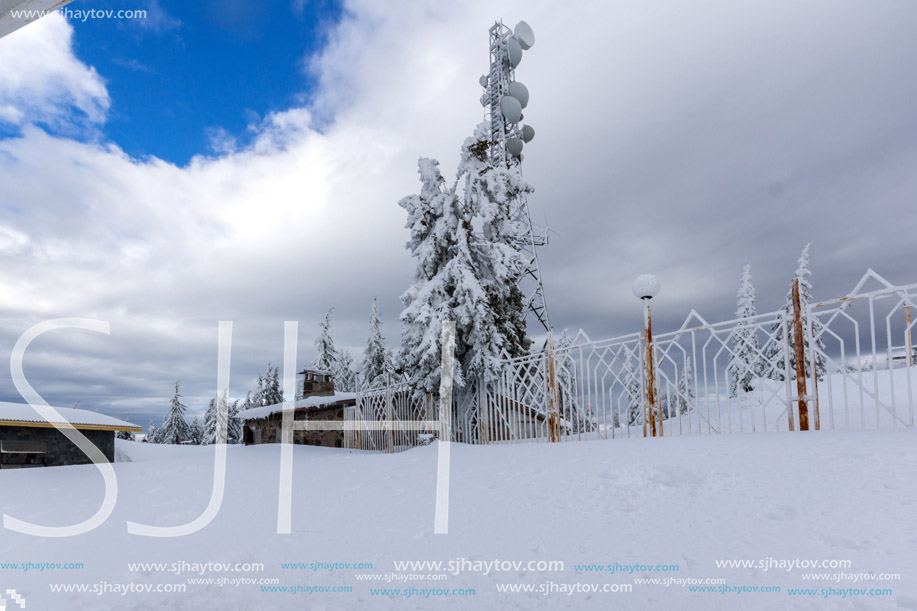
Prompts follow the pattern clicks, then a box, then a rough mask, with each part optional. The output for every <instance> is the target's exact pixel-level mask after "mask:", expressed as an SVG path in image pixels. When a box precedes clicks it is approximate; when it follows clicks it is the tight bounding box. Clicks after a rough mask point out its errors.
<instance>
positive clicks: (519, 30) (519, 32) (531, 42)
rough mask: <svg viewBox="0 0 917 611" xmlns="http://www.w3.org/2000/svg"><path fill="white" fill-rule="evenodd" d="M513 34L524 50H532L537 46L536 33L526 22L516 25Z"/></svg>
mask: <svg viewBox="0 0 917 611" xmlns="http://www.w3.org/2000/svg"><path fill="white" fill-rule="evenodd" d="M513 34H514V35H515V36H516V40H518V41H519V45H520V46H521V47H522V48H523V49H526V50H528V49H530V48H532V47H534V46H535V32H533V31H532V28H531V26H529V24H527V23H526V22H524V21H520V22H519V23H517V24H516V28H515V29H514V30H513Z"/></svg>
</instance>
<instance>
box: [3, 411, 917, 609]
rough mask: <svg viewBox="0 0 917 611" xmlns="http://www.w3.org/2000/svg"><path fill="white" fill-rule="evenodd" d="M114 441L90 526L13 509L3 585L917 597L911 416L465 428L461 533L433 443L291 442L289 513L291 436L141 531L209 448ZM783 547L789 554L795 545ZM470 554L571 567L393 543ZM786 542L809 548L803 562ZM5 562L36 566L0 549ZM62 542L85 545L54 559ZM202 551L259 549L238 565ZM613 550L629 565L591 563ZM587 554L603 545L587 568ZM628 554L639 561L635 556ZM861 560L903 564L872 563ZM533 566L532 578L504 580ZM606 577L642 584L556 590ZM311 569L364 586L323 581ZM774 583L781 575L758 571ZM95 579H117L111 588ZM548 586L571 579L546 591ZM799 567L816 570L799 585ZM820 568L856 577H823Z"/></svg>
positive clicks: (797, 601)
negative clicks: (394, 449) (607, 435)
mask: <svg viewBox="0 0 917 611" xmlns="http://www.w3.org/2000/svg"><path fill="white" fill-rule="evenodd" d="M118 449H119V452H120V454H121V455H122V456H127V457H130V459H131V462H120V463H116V464H115V469H116V472H117V475H118V481H119V486H120V492H119V497H118V503H117V506H116V508H115V511H114V513H113V515H112V517H111V518H110V519H109V520H108V522H107V523H106V524H105V525H103V526H102V527H100V528H99V529H97V530H96V531H94V532H92V533H89V534H87V535H83V536H79V537H75V538H63V539H39V538H34V537H28V536H25V535H21V534H18V533H14V532H11V531H9V530H4V531H2V534H0V591H5V590H7V589H15V590H16V591H17V592H18V593H19V594H20V595H22V596H24V598H25V600H26V601H27V603H28V606H27V607H26V608H27V609H29V610H33V609H34V610H45V609H53V610H60V609H101V610H114V609H119V610H120V609H151V610H152V609H163V608H176V609H246V610H247V609H314V610H333V609H367V608H368V609H431V608H439V607H446V608H456V609H465V608H467V609H472V608H474V609H582V608H595V609H667V610H668V609H697V610H709V609H851V610H860V609H896V608H904V609H917V551H915V550H917V430H914V429H898V430H882V431H875V430H869V431H850V430H847V431H837V432H819V433H814V432H813V433H808V434H803V433H795V434H789V433H770V434H744V435H743V434H734V435H727V436H703V437H699V436H695V437H682V438H666V439H662V440H651V439H649V440H647V439H630V440H617V441H615V442H605V441H591V442H579V443H567V444H557V445H544V444H540V445H537V446H536V445H504V446H485V447H480V446H479V447H470V446H463V445H456V444H453V446H452V487H451V493H452V504H451V519H450V531H449V534H448V535H434V534H433V532H432V531H433V509H434V474H435V466H436V446H430V447H424V448H419V449H415V450H412V451H409V452H404V453H401V454H395V455H381V454H370V453H365V452H356V451H349V450H334V449H325V448H312V447H302V446H296V447H294V451H293V455H294V470H293V479H294V482H295V485H294V492H293V526H292V530H293V532H292V534H291V535H278V534H276V525H277V505H278V477H279V467H278V466H279V458H280V451H279V446H276V445H272V446H253V447H240V446H231V447H229V465H228V474H227V492H226V498H225V501H224V503H223V507H222V509H221V511H220V513H219V514H218V515H217V517H216V518H215V520H214V521H213V522H212V523H211V524H210V525H209V526H207V527H206V528H204V529H203V530H202V531H200V532H198V533H196V534H193V535H190V536H186V537H181V538H175V539H154V538H145V537H139V536H134V535H129V534H128V533H127V531H126V525H125V523H126V521H134V522H140V523H146V524H154V525H160V526H169V525H177V524H181V523H184V522H187V521H190V520H192V519H194V518H195V517H197V516H198V515H199V514H200V513H201V512H202V511H203V509H204V507H205V506H206V504H207V501H208V499H209V496H210V487H211V481H212V473H213V448H212V447H211V448H208V447H172V446H156V445H146V444H139V443H134V442H121V441H119V442H118ZM101 493H102V480H101V477H100V476H99V474H98V472H97V470H96V469H95V468H94V467H92V466H75V467H61V468H47V469H36V470H17V471H2V472H0V510H2V512H3V513H5V514H9V515H11V516H15V517H18V518H21V519H26V520H29V521H32V522H37V523H41V524H48V525H65V524H68V523H74V522H76V521H79V520H82V519H85V518H87V517H88V516H90V515H91V514H92V513H94V512H95V511H96V509H97V507H98V503H99V502H100V500H101ZM769 558H770V559H773V561H779V562H782V563H783V564H781V565H780V566H779V567H778V566H777V565H774V564H773V561H768V559H769ZM455 559H467V560H468V561H470V562H474V561H493V560H500V561H510V562H513V561H519V562H521V563H522V564H523V565H526V564H527V563H529V562H530V561H533V560H534V561H539V560H544V561H558V560H559V561H563V564H564V566H563V570H554V571H539V570H538V568H539V567H538V566H537V565H536V566H534V567H532V570H527V569H528V567H525V568H520V569H516V568H515V567H513V568H512V569H511V570H505V571H503V570H496V569H494V568H492V569H491V571H490V573H489V574H487V575H484V574H481V573H482V572H483V570H484V567H483V566H475V565H473V564H470V563H464V564H462V563H461V562H459V565H461V566H463V567H464V571H463V572H461V573H460V574H457V575H453V574H451V573H453V572H455V571H452V572H449V571H437V570H432V571H431V570H430V569H429V567H423V568H419V567H415V568H413V569H410V568H407V569H406V568H404V567H401V570H398V569H396V565H395V563H396V562H400V561H426V560H430V561H443V562H448V561H450V560H455ZM743 560H750V561H754V562H755V563H757V562H758V561H764V563H765V564H768V563H769V562H770V567H771V568H769V570H764V569H763V568H760V567H756V568H722V567H718V566H717V561H721V562H722V561H743ZM808 560H818V561H819V562H821V561H823V560H827V561H829V562H830V563H834V564H837V563H838V562H841V563H848V564H847V567H846V568H841V569H836V568H816V569H814V571H816V572H819V573H824V574H826V575H827V574H828V573H832V574H834V573H838V572H840V573H844V574H849V575H856V574H859V575H860V576H861V577H860V578H859V579H858V580H857V581H853V580H851V579H852V578H849V579H848V580H846V581H845V580H839V581H830V580H828V579H839V578H837V577H835V576H834V575H832V576H831V577H828V578H827V579H825V578H822V579H817V580H806V579H804V576H803V574H808V573H811V572H812V571H813V570H812V569H805V568H800V567H799V566H797V565H798V564H799V563H797V562H796V561H799V562H800V563H804V562H806V561H808ZM786 561H792V562H793V563H796V565H794V566H791V567H789V570H788V569H787V568H785V567H787V566H788V565H787V564H786ZM135 562H139V563H157V562H161V563H168V566H163V567H161V568H160V569H158V570H157V568H156V567H150V566H147V567H143V568H140V569H139V570H138V569H137V567H134V568H135V570H133V571H132V570H131V569H130V568H129V566H128V565H129V563H135ZM4 563H19V564H20V567H19V568H16V569H13V568H9V566H10V565H9V564H7V565H6V566H7V568H2V567H3V566H4ZM27 563H33V564H34V565H42V564H44V565H45V570H41V569H40V568H35V567H32V568H28V570H26V569H24V568H23V567H22V565H23V564H26V566H27V567H28V566H29V565H28V564H27ZM47 563H82V565H83V567H82V568H79V569H62V568H59V569H54V568H48V567H47ZM172 563H176V564H175V565H172ZM181 563H187V565H182V564H181ZM195 563H197V564H199V565H206V564H207V563H229V564H231V565H235V563H255V564H258V563H262V564H263V565H264V567H263V570H262V571H256V570H251V571H248V572H245V571H244V569H245V568H251V567H245V566H239V567H235V566H233V568H238V569H239V570H236V571H222V570H219V568H218V567H215V566H214V565H210V567H209V569H210V570H207V569H206V568H205V567H204V566H194V564H195ZM282 563H302V564H303V565H304V566H305V568H299V569H290V568H283V566H282ZM312 563H323V564H324V565H325V566H321V565H316V566H312ZM332 563H350V564H355V563H361V564H364V565H368V564H369V563H371V565H372V568H362V569H357V570H355V569H353V568H337V569H333V570H332V569H329V568H328V567H327V565H330V564H332ZM615 564H618V565H622V566H624V567H626V568H620V567H619V568H617V569H616V570H615V572H613V573H612V572H609V571H607V570H606V571H598V570H596V569H597V568H599V565H601V568H607V565H612V566H614V565H615ZM577 565H596V566H594V567H592V569H593V570H591V571H590V570H587V569H585V568H584V567H582V566H577ZM632 565H644V566H642V567H637V568H636V570H634V571H633V572H632V573H631V572H629V571H631V569H632ZM674 565H677V567H674ZM175 567H178V569H175V570H173V569H174V568H175ZM657 567H665V568H663V569H659V570H657ZM673 567H674V568H673ZM498 568H499V567H498ZM554 568H555V569H556V568H558V567H557V566H555V567H554ZM314 569H317V570H314ZM477 569H480V570H477ZM577 569H579V570H577ZM440 572H445V573H447V574H448V578H447V579H445V580H437V581H429V580H425V581H419V580H414V581H409V582H407V581H394V580H393V581H390V582H388V583H386V582H385V581H384V579H385V578H386V577H388V578H390V579H391V578H392V577H391V576H392V575H393V574H394V575H396V577H395V579H405V578H406V577H405V576H406V575H408V574H413V575H414V576H415V577H417V578H419V577H429V576H430V575H431V574H439V573H440ZM864 573H879V574H890V573H897V574H900V576H901V577H900V580H891V581H863V580H862V575H863V574H864ZM367 576H378V578H377V579H378V580H377V581H371V580H368V579H367ZM189 578H190V579H201V578H204V579H212V580H213V581H212V582H211V583H210V584H209V585H208V584H201V583H199V582H198V583H193V582H189ZM653 578H656V579H660V580H664V579H670V581H669V584H670V585H668V586H666V585H663V583H659V584H655V585H653V584H645V583H635V579H638V580H640V579H653ZM239 579H249V580H256V581H257V580H259V579H267V580H271V579H274V580H277V583H275V584H273V587H274V589H275V590H277V589H282V588H284V587H285V588H287V591H286V592H282V591H273V592H271V591H265V590H270V588H271V586H268V587H267V588H265V587H264V586H263V584H261V585H259V584H244V585H233V580H239ZM704 579H723V580H725V581H724V582H722V583H720V584H717V585H713V586H712V589H713V590H714V591H712V592H696V591H693V592H692V591H691V590H690V587H689V586H685V585H679V584H678V582H677V581H675V580H704ZM220 580H222V583H223V584H224V585H219V583H220ZM236 583H238V581H236ZM59 584H65V585H68V584H70V585H71V587H72V584H88V585H87V588H89V590H88V591H87V592H85V593H75V592H70V593H62V592H52V591H51V590H52V587H57V588H60V585H59ZM100 584H103V585H100ZM104 584H107V585H104ZM124 584H136V585H135V586H133V587H135V588H136V587H146V586H152V587H154V588H155V587H157V586H156V584H179V585H184V586H185V588H186V591H184V592H173V593H137V592H128V593H126V594H123V595H122V594H120V593H119V591H118V589H120V588H123V587H124ZM520 584H522V585H523V586H525V585H527V584H528V585H531V586H533V587H534V588H535V589H536V591H535V592H530V593H507V592H503V593H501V592H499V591H498V590H499V589H500V588H504V587H519V585H520ZM551 584H553V585H551ZM590 584H598V587H599V588H601V587H603V584H609V589H619V590H623V589H624V588H623V586H630V587H632V591H629V592H626V591H618V592H592V593H587V592H583V591H579V592H576V593H573V594H568V593H564V592H563V591H559V589H560V588H570V587H577V588H579V589H580V590H584V589H586V588H589V587H591V585H590ZM694 585H697V584H694ZM316 586H320V587H329V588H334V587H340V588H341V589H345V590H346V589H350V591H344V592H324V593H321V592H315V591H314V588H315V587H316ZM765 586H766V587H769V588H779V589H780V591H779V592H766V593H765V592H760V591H758V592H751V591H748V590H751V589H753V588H758V589H760V588H762V587H765ZM93 587H96V588H98V589H100V590H104V589H105V588H107V589H108V591H107V592H103V593H102V594H94V593H92V588H93ZM168 587H172V586H171V585H170V586H168ZM394 588H402V589H404V590H409V591H410V589H411V588H414V589H415V590H416V592H414V593H413V594H412V596H411V597H410V598H407V597H406V596H405V594H404V593H402V594H400V595H394V594H393V593H392V592H384V593H380V592H379V591H378V590H379V589H394ZM539 588H544V589H547V590H551V589H552V588H553V589H554V591H553V592H549V593H548V594H544V593H541V592H539V591H537V590H538V589H539ZM792 588H813V589H815V590H816V592H813V593H811V594H802V595H798V594H793V593H792V592H791V589H792ZM825 588H833V589H834V590H836V591H837V592H839V593H838V594H830V593H828V594H827V596H826V591H825V590H823V589H825ZM849 588H854V589H863V590H867V589H869V588H890V589H891V590H892V593H891V594H890V595H881V596H862V595H857V594H854V593H852V592H850V590H848V589H849ZM430 589H439V590H447V591H450V592H451V591H452V590H453V589H473V590H474V594H473V595H464V596H463V595H458V594H457V593H456V594H455V595H442V594H432V595H430V596H429V597H426V595H425V593H424V592H423V591H424V590H427V591H429V590H430ZM730 589H731V590H730ZM737 589H745V591H742V592H737V591H736V590H737ZM297 590H301V591H297ZM310 590H311V591H312V593H309V592H310ZM719 590H722V591H724V592H725V593H720V592H719ZM844 590H846V591H847V592H846V594H844V593H840V592H843V591H844ZM7 604H8V605H9V606H8V607H7V609H17V608H18V607H17V606H15V604H14V603H12V602H8V603H7Z"/></svg>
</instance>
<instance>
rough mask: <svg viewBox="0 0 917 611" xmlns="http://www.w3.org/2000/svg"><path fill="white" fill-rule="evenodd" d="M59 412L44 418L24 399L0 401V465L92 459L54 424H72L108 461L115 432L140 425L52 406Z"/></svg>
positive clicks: (60, 463)
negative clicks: (24, 401) (19, 400)
mask: <svg viewBox="0 0 917 611" xmlns="http://www.w3.org/2000/svg"><path fill="white" fill-rule="evenodd" d="M53 409H54V411H56V412H57V414H58V416H56V417H54V418H53V419H52V420H51V421H49V420H46V419H44V418H43V417H42V416H41V414H39V413H38V412H37V411H36V410H35V408H33V407H32V406H31V405H28V404H25V403H7V402H0V469H21V468H28V467H56V466H63V465H82V464H90V463H91V462H92V461H91V460H90V459H89V457H88V456H86V455H85V454H84V453H83V452H82V451H81V450H80V449H79V448H78V447H77V446H76V445H75V444H74V443H73V442H72V441H70V440H69V439H68V438H67V436H66V435H64V434H63V433H62V432H61V431H59V430H58V429H57V428H56V427H55V424H57V425H60V426H72V427H73V428H74V429H76V430H78V431H79V432H80V433H82V434H83V435H84V436H85V437H86V438H87V439H88V440H89V441H90V442H91V443H93V444H94V445H95V446H96V447H97V448H99V450H100V451H101V452H102V454H104V455H105V457H106V458H107V459H108V461H109V462H113V461H114V460H115V433H116V432H118V431H129V432H132V433H139V432H141V431H142V429H141V428H140V427H139V426H135V425H133V424H131V423H130V422H125V421H124V420H119V419H118V418H112V417H111V416H106V415H105V414H100V413H98V412H91V411H88V410H85V409H74V408H71V407H55V408H53Z"/></svg>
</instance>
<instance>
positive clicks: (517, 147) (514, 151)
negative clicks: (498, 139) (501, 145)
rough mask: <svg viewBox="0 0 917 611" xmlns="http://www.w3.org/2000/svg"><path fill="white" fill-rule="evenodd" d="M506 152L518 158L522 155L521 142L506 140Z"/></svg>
mask: <svg viewBox="0 0 917 611" xmlns="http://www.w3.org/2000/svg"><path fill="white" fill-rule="evenodd" d="M506 150H507V151H509V153H510V154H511V155H515V156H516V157H518V156H519V155H521V154H522V140H520V139H519V138H507V139H506Z"/></svg>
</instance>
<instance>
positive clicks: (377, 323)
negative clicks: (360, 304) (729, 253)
mask: <svg viewBox="0 0 917 611" xmlns="http://www.w3.org/2000/svg"><path fill="white" fill-rule="evenodd" d="M391 372H392V357H391V354H390V353H389V351H388V349H387V348H386V347H385V337H383V335H382V316H381V315H380V314H379V308H378V307H377V306H376V300H375V299H373V307H372V310H371V311H370V313H369V339H367V340H366V351H365V352H364V353H363V372H362V373H363V380H364V383H365V384H368V385H371V384H373V383H374V382H376V381H377V378H380V376H384V375H385V374H387V373H391Z"/></svg>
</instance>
